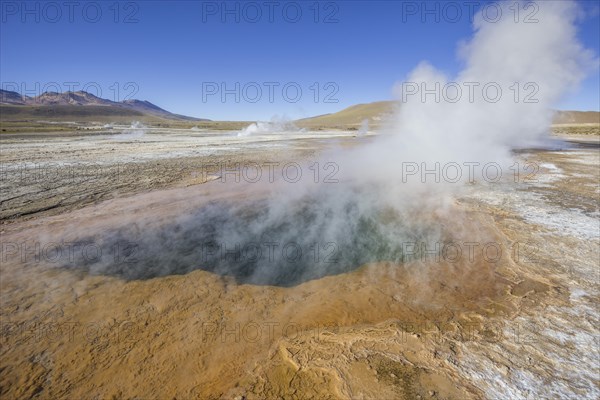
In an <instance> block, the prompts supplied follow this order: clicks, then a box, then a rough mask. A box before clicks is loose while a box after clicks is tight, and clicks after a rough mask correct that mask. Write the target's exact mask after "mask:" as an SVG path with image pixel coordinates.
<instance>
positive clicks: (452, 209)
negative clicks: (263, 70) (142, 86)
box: [0, 1, 600, 400]
mask: <svg viewBox="0 0 600 400" xmlns="http://www.w3.org/2000/svg"><path fill="white" fill-rule="evenodd" d="M13 3H14V4H13ZM13 3H11V4H12V5H11V7H8V6H6V7H5V6H3V7H4V8H3V26H2V29H3V36H6V35H9V34H13V35H14V34H16V33H18V32H20V29H25V26H26V25H27V24H25V23H23V22H22V20H21V19H20V17H19V15H21V14H19V13H23V11H22V9H21V8H20V7H21V3H18V2H13ZM150 3H153V4H154V3H156V4H154V5H152V6H147V7H148V8H146V13H145V14H143V15H142V14H141V13H140V14H139V18H140V21H142V22H140V25H143V19H142V17H143V16H146V17H147V18H149V19H150V20H151V19H152V16H153V15H154V14H153V12H158V11H160V13H164V14H165V15H169V13H174V12H175V11H174V10H173V9H171V8H169V7H167V6H166V5H165V3H161V2H148V3H147V4H150ZM184 3H185V4H186V7H194V5H197V6H198V7H200V4H201V8H202V11H203V12H204V13H205V14H203V15H202V16H201V17H200V16H198V17H197V18H199V19H201V20H202V21H203V22H204V23H210V18H217V21H216V22H215V21H213V22H214V23H215V25H214V26H216V27H215V28H213V29H214V32H215V36H216V37H219V35H221V36H222V37H223V39H222V40H223V41H226V40H227V39H226V38H225V37H226V36H227V35H228V33H224V32H225V31H226V30H227V29H233V30H234V31H235V30H237V29H242V28H243V27H244V18H243V17H244V15H245V16H246V17H247V15H246V14H243V13H242V14H241V17H242V18H241V21H240V22H237V23H235V24H227V20H225V21H223V19H224V18H226V17H227V15H229V14H227V13H223V14H221V12H220V11H221V10H220V7H224V6H223V5H221V3H216V2H204V3H201V2H198V3H194V2H184ZM349 3H350V2H348V3H347V4H349ZM352 3H354V2H352ZM389 3H390V4H393V2H389ZM31 4H34V3H31ZM35 4H37V3H35ZM90 4H95V3H90ZM119 4H121V3H119ZM123 4H129V5H132V4H133V5H136V7H138V8H139V9H140V10H142V11H143V10H144V3H140V4H137V3H133V2H132V3H123ZM123 4H121V5H120V7H123ZM161 4H162V5H161ZM223 4H226V3H223ZM227 4H228V7H231V8H228V9H227V10H229V12H235V10H242V11H243V10H244V9H245V8H244V7H243V6H242V4H243V3H236V2H229V3H227ZM256 4H258V3H256ZM286 4H296V5H298V4H300V3H286ZM315 4H316V5H317V6H318V7H321V11H322V12H324V13H325V15H330V16H332V15H333V14H332V10H333V11H335V10H338V11H339V12H340V14H339V15H338V17H339V18H340V21H342V22H340V26H341V25H343V17H344V16H346V17H347V18H351V15H352V10H353V9H352V7H356V6H357V4H358V2H357V3H356V4H354V6H352V7H351V6H349V5H348V6H347V7H350V8H346V9H345V8H344V7H345V3H334V2H330V3H315ZM429 4H438V5H440V4H442V3H435V2H430V3H429ZM453 4H455V5H457V6H458V7H461V6H464V5H463V4H462V3H453ZM491 4H493V5H494V7H495V9H496V10H500V13H502V12H504V15H505V17H504V18H498V19H497V20H494V21H493V22H490V21H489V15H488V14H486V13H483V14H479V13H475V15H474V16H473V18H472V21H466V22H465V25H464V27H463V28H464V32H463V31H461V33H460V37H461V38H462V39H461V40H459V41H457V43H455V44H454V45H455V46H457V48H458V50H456V49H455V50H456V51H457V52H458V53H459V55H460V60H461V61H460V62H459V63H457V64H456V65H457V66H455V67H452V68H451V67H448V65H443V66H440V67H436V63H435V62H434V61H431V62H428V61H423V60H422V58H423V57H421V56H419V57H418V60H417V61H416V62H414V63H412V66H411V67H410V68H408V69H406V70H404V69H401V70H400V72H401V73H402V76H403V80H402V81H401V82H397V83H395V84H394V79H396V78H395V75H394V76H393V77H390V79H392V85H390V86H393V90H392V91H393V95H394V100H389V101H381V102H371V103H369V102H368V101H369V100H368V99H366V100H365V103H366V104H357V103H358V102H350V103H348V104H347V107H346V108H344V106H342V105H341V104H340V105H339V107H338V106H337V105H335V107H334V108H333V109H331V110H330V109H326V110H325V111H327V112H315V113H313V114H311V115H299V116H295V117H287V116H286V117H279V116H277V117H273V118H262V117H257V118H247V117H246V116H245V114H244V116H240V117H239V118H236V113H240V115H242V114H243V113H245V112H246V111H245V110H246V109H245V108H244V107H243V106H244V104H243V103H244V101H243V100H244V96H242V101H241V102H234V101H232V102H231V103H230V102H227V101H220V102H218V103H219V104H218V105H217V106H218V107H217V108H215V109H214V112H215V113H216V112H221V111H219V110H230V111H228V112H231V113H232V114H231V115H232V117H230V118H228V119H227V120H225V119H219V120H217V119H215V120H209V119H206V118H200V117H187V116H184V115H183V114H173V113H171V112H169V111H166V110H164V109H162V108H159V107H157V106H155V105H154V104H152V103H150V102H148V101H140V100H131V99H128V100H125V101H112V100H108V99H106V98H105V97H102V96H96V95H94V94H91V93H89V92H88V91H85V90H78V91H70V90H65V91H44V92H43V93H37V94H32V93H24V91H23V90H12V89H13V88H14V85H12V84H13V83H14V82H12V81H16V80H19V79H21V75H19V74H18V73H17V71H14V72H12V73H13V74H14V77H11V76H8V74H9V72H6V71H12V70H13V67H14V65H20V64H19V63H18V62H15V63H14V65H13V62H12V61H11V62H8V61H3V64H2V65H3V70H4V71H3V72H2V83H3V87H2V92H1V94H2V96H1V98H0V107H1V118H0V122H1V127H2V131H1V132H0V150H1V151H0V168H1V169H0V182H1V185H0V234H1V240H0V261H1V263H0V323H1V326H0V328H1V329H0V398H2V399H238V400H242V399H244V400H249V399H457V400H462V399H494V400H496V399H597V398H599V397H600V352H599V350H598V349H599V348H600V342H599V338H600V332H599V326H600V325H599V310H598V306H599V304H600V291H599V287H598V284H599V282H600V281H599V279H600V203H599V202H600V112H598V111H600V110H597V109H594V108H593V107H596V108H600V104H599V101H600V86H598V85H599V83H598V78H597V77H594V76H595V75H597V74H598V65H599V61H598V53H599V52H600V51H599V50H600V49H599V48H598V46H597V43H598V42H597V40H596V39H594V40H596V41H595V42H594V40H592V41H591V42H590V40H588V39H589V38H588V37H587V36H585V34H584V33H585V32H588V30H589V27H590V26H591V31H592V32H596V33H597V32H598V29H600V28H599V19H598V14H597V13H596V14H595V15H594V14H593V12H592V11H593V10H591V11H590V10H588V9H587V8H585V7H587V6H585V5H582V4H580V3H577V2H569V1H554V2H537V3H536V2H500V3H491ZM328 5H329V6H328ZM407 5H408V6H407ZM334 6H335V7H334ZM396 6H397V7H401V8H399V9H398V10H401V11H402V12H404V14H403V16H402V17H401V18H400V17H399V18H400V19H399V20H398V21H403V22H406V21H404V17H406V18H408V19H410V18H416V23H418V24H420V25H425V27H427V29H429V31H430V32H433V31H432V30H431V29H434V28H433V27H432V26H431V25H427V22H426V21H423V20H422V18H421V14H420V12H421V10H419V7H421V6H422V5H421V3H418V2H417V3H412V2H398V4H397V5H396ZM409 6H410V7H409ZM31 7H33V6H31ZM38 7H41V8H40V10H42V11H43V10H44V9H45V8H44V7H43V6H40V5H38ZM131 7H133V6H131ZM236 7H237V8H236ZM298 7H304V12H305V15H306V13H308V12H309V10H312V8H310V9H309V7H308V5H306V4H304V3H302V4H301V5H298ZM332 7H333V8H332ZM360 7H363V8H361V9H360V10H362V11H364V12H365V16H364V17H365V18H368V15H367V14H368V12H366V11H365V10H373V9H372V8H368V7H369V6H368V4H366V3H364V4H362V5H361V6H360ZM360 7H359V8H360ZM440 7H441V6H440ZM515 7H517V8H518V9H520V10H521V12H522V13H523V15H528V14H529V17H533V14H532V13H531V11H532V10H533V11H535V17H536V22H535V23H526V22H528V21H527V19H525V20H522V18H521V19H518V18H516V14H514V15H513V14H512V11H514V9H515ZM199 9H200V8H199ZM484 9H485V6H484ZM28 10H29V11H28V12H30V13H31V12H33V11H31V9H28ZM106 10H108V8H106ZM106 10H105V11H106ZM111 10H112V8H111ZM157 10H158V11H157ZM231 10H234V11H231ZM344 10H346V11H345V12H346V13H345V14H344ZM440 10H441V8H440ZM597 10H598V9H597V7H596V11H597ZM121 11H128V12H130V11H131V9H129V8H127V6H125V7H124V8H123V9H122V10H121ZM586 11H588V12H589V14H590V15H592V16H591V17H590V16H587V17H585V16H584V14H586ZM40 12H41V11H40ZM369 12H371V11H369ZM328 13H329V14H328ZM383 14H385V13H383ZM14 15H17V17H14ZM24 15H25V17H24V18H25V20H26V19H27V15H29V14H27V13H25V14H24ZM53 15H54V14H53ZM76 15H77V14H76ZM275 15H276V16H277V14H275ZM308 15H309V16H310V18H311V19H312V14H308ZM415 15H416V17H415ZM424 15H425V16H427V14H426V13H425V14H424ZM513 16H515V17H514V18H513ZM41 17H42V23H41V24H39V25H36V27H35V29H41V30H43V29H46V30H48V32H51V31H52V29H55V27H49V26H48V24H46V25H44V21H43V17H44V14H43V13H42V14H41ZM46 17H48V15H46ZM112 17H113V15H112V14H109V21H108V22H107V23H108V24H113V21H112ZM205 17H206V18H205ZM321 17H322V16H321ZM442 17H443V15H442ZM11 18H13V20H11ZM115 18H116V16H115ZM315 18H316V14H315ZM326 18H327V17H326ZM423 18H425V17H423ZM586 18H588V22H587V24H588V25H585V22H582V21H584V20H585V19H586ZM589 18H591V25H590V22H589ZM205 19H207V20H208V22H207V21H205ZM442 19H443V18H442ZM11 21H13V22H12V24H13V25H10V24H11ZM84 22H85V21H84ZM84 22H81V24H80V25H77V23H75V26H77V28H76V29H81V31H80V32H88V31H87V29H97V28H98V27H99V28H98V29H109V28H107V27H105V26H104V25H102V22H100V25H98V26H96V28H88V25H90V24H88V23H87V22H86V23H85V24H84ZM88 22H89V21H88ZM246 22H247V21H246ZM288 22H289V21H287V22H286V21H283V22H281V23H282V24H283V23H285V24H287V25H285V27H284V28H282V27H279V28H277V29H281V31H280V33H281V32H287V31H286V29H299V31H301V32H303V34H306V32H308V31H307V30H309V29H312V28H311V27H312V26H313V25H311V24H313V21H312V20H311V21H309V23H310V24H309V25H307V26H305V25H302V23H300V24H299V25H294V26H293V27H292V28H289V27H288V25H289V23H288ZM529 22H531V21H529ZM19 24H20V25H19ZM373 24H375V22H373ZM382 24H383V22H382ZM398 24H400V22H398ZM14 25H17V28H18V29H17V28H15V27H14ZM59 25H60V26H62V25H61V24H60V23H59V24H58V25H57V26H59ZM66 25H68V21H66V22H65V26H66ZM83 25H85V26H83ZM232 25H233V26H232ZM275 25H277V23H275ZM583 25H585V26H584V27H582V26H583ZM81 26H83V27H81ZM109 26H113V25H109ZM255 26H259V25H253V27H255ZM260 26H263V25H260ZM266 26H268V27H269V29H275V28H273V27H272V26H271V25H268V24H267V25H266ZM277 26H279V25H277ZM282 26H283V25H282ZM332 26H333V25H332ZM453 26H454V25H453ZM585 27H587V28H585ZM172 28H173V29H175V30H176V29H184V28H181V27H176V26H175V25H174V26H173V27H172ZM422 28H423V27H422ZM455 28H457V27H455ZM584 28H585V29H584ZM118 29H120V28H118ZM127 29H130V28H129V27H128V28H127ZM136 29H141V28H139V27H136ZM185 29H188V28H185ZM185 29H184V30H185ZM189 29H191V28H189ZM253 29H254V28H253ZM256 29H259V28H256ZM260 29H262V28H260ZM314 29H317V28H314ZM328 29H329V28H328ZM338 29H342V28H341V27H338ZM406 29H409V31H410V29H417V30H418V29H420V28H417V27H415V26H412V25H410V21H409V22H408V26H407V27H406ZM435 29H438V28H435ZM128 32H129V31H128ZM236 32H237V31H236ZM269 32H270V31H269ZM294 32H295V31H294ZM448 32H450V31H448ZM582 32H584V33H582ZM49 34H51V33H49ZM289 34H290V35H291V36H290V37H294V36H293V35H295V33H289ZM131 35H134V36H135V33H131ZM239 35H241V34H240V33H239V32H237V33H236V35H234V37H235V38H239V37H241V36H243V35H241V36H239ZM332 35H333V34H332ZM440 35H441V36H443V34H442V33H440V32H437V33H435V34H432V36H431V37H428V38H424V39H423V43H425V44H426V43H433V42H435V37H441V36H440ZM449 35H450V34H449ZM136 37H137V36H136ZM332 37H333V36H332ZM229 39H231V38H229ZM21 40H23V41H24V42H25V41H26V40H27V39H26V38H22V39H21ZM74 40H75V39H74ZM98 40H108V39H98ZM236 40H237V39H236ZM240 40H241V39H240ZM274 40H275V39H274ZM144 43H145V42H144ZM111 45H114V46H117V47H118V46H119V44H118V43H117V44H115V43H113V44H111ZM10 46H11V45H9V44H8V42H7V41H5V40H4V39H3V40H2V52H3V56H2V59H3V60H7V59H10V57H11V56H13V54H16V53H14V51H16V50H14V51H13V48H12V47H10ZM315 46H316V45H315ZM318 47H319V46H316V48H318ZM324 48H326V49H330V48H329V47H328V46H325V47H324ZM165 51H167V50H165ZM182 51H183V50H182ZM207 51H210V49H208V50H207ZM315 51H316V50H315ZM340 51H341V50H340ZM399 51H401V49H399ZM428 51H429V50H428ZM453 51H454V50H453ZM140 52H142V53H141V54H142V56H143V54H144V53H143V49H140ZM182 54H183V53H182ZM219 54H220V55H221V56H223V57H225V55H223V54H222V53H219ZM424 54H427V51H426V52H425V53H424ZM323 56H324V55H323ZM428 56H429V57H431V59H432V60H436V59H438V58H437V57H436V56H435V55H434V54H429V55H428ZM88 57H93V56H92V55H89V56H88ZM84 59H85V57H84ZM5 62H6V64H4V63H5ZM52 62H53V59H52V58H51V59H49V64H48V65H49V66H50V67H48V68H51V65H53V64H52ZM80 62H82V63H84V64H85V62H84V61H80ZM113 62H114V61H113ZM190 62H193V60H191V61H190ZM453 62H454V61H453ZM123 64H124V65H125V66H123V65H121V66H120V67H119V68H124V69H123V71H126V66H127V62H125V61H123ZM250 64H251V63H248V65H250ZM442 64H443V63H442ZM60 65H63V64H60ZM110 65H112V64H110ZM115 68H116V67H115ZM148 68H152V67H151V66H148ZM173 68H175V69H173V73H174V74H177V72H181V74H184V72H185V70H186V67H184V66H178V67H173ZM178 68H179V69H178ZM238 68H241V67H238ZM248 68H250V67H248ZM323 68H327V65H324V66H323ZM348 68H349V69H350V70H351V69H352V67H348ZM382 68H383V67H382ZM225 69H226V68H225ZM91 70H92V69H90V71H91ZM384 70H385V71H387V69H385V68H384V69H382V71H384ZM236 71H238V72H236V73H238V74H240V76H242V75H243V74H242V72H241V71H242V69H239V70H236ZM375 71H377V68H375ZM95 72H97V73H100V72H99V71H95ZM73 73H74V72H73ZM139 73H140V74H142V72H139ZM223 73H225V72H223ZM246 73H247V72H244V74H246ZM348 73H350V72H348ZM40 74H41V72H40ZM340 74H341V72H340ZM374 74H377V72H374ZM590 76H591V78H590ZM363 78H364V79H365V80H366V81H369V79H370V78H369V77H364V76H363ZM140 79H142V78H140ZM172 79H176V78H175V77H173V78H172ZM240 79H241V78H240ZM373 79H374V78H373ZM151 80H155V78H154V77H152V79H151ZM7 82H8V83H7ZM515 84H516V85H517V86H514V85H515ZM17 86H18V85H17ZM30 86H31V85H30ZM174 86H177V85H175V84H174ZM205 86H206V87H207V88H209V89H210V90H211V91H213V92H214V90H217V89H218V88H219V86H218V85H216V86H211V85H205ZM341 86H342V85H340V87H341ZM480 86H482V87H483V86H485V87H492V86H493V90H492V89H491V90H490V91H487V89H486V90H485V91H483V92H482V91H481V90H480V89H479V87H480ZM432 88H433V89H432ZM437 88H439V90H440V91H439V92H437V93H436V90H437ZM469 88H470V89H469ZM515 88H516V89H518V90H520V92H518V91H517V90H515ZM577 88H579V89H577ZM590 88H591V89H590ZM425 89H427V90H425ZM172 90H175V89H174V88H172ZM469 90H470V91H469ZM494 90H499V91H502V90H503V93H504V95H501V96H500V95H496V94H493V93H492V92H493V91H494ZM461 93H462V94H461ZM497 93H499V92H497ZM517 95H518V96H519V97H518V98H517V97H515V96H517ZM311 96H312V94H311ZM568 96H571V97H568ZM173 97H177V96H173ZM165 98H168V96H166V97H165ZM232 98H233V97H232ZM565 98H567V99H571V100H569V101H571V102H578V101H581V103H567V104H584V105H590V107H589V108H583V107H584V106H582V108H580V109H579V111H564V109H565V107H563V106H562V104H564V103H561V102H563V101H565V100H564V99H565ZM224 99H227V97H224ZM525 99H527V100H530V101H525ZM573 99H575V100H573ZM584 99H591V102H588V103H586V102H584ZM165 101H167V100H165ZM311 101H312V97H311ZM586 101H587V100H586ZM186 102H187V100H186V101H184V102H183V103H186ZM249 103H251V104H250V105H249V106H248V107H254V105H253V104H254V103H252V102H249ZM284 103H285V102H284ZM342 103H344V102H342ZM173 104H178V103H173ZM290 104H291V103H289V102H288V103H286V104H283V106H284V107H288V106H290ZM294 104H295V103H294ZM294 104H292V105H291V106H290V108H289V109H290V110H296V109H297V108H301V106H300V105H298V106H296V105H294ZM207 106H208V105H207ZM280 106H281V105H280V104H278V103H277V102H274V103H269V102H267V103H266V104H263V105H261V109H264V110H266V111H265V112H267V113H269V112H271V111H269V110H270V108H277V107H280ZM304 106H306V105H302V107H304ZM313 106H314V104H313ZM307 107H308V106H307ZM175 109H177V107H175ZM589 109H593V110H594V111H589ZM249 110H251V111H252V110H254V109H252V108H249ZM286 110H287V109H286ZM329 111H331V112H329ZM252 112H254V111H252ZM272 114H273V115H274V114H276V113H272ZM278 115H279V114H278ZM313 115H317V116H313Z"/></svg>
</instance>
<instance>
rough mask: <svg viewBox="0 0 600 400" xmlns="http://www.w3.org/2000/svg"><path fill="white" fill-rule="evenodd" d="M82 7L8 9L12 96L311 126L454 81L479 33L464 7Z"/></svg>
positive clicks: (0, 67)
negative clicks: (436, 77)
mask: <svg viewBox="0 0 600 400" xmlns="http://www.w3.org/2000/svg"><path fill="white" fill-rule="evenodd" d="M78 3H79V4H78V5H74V6H72V8H71V9H70V8H69V6H67V5H65V4H64V2H63V1H58V2H37V1H34V2H20V1H19V2H16V1H3V2H2V24H1V31H0V33H1V35H0V44H1V54H0V60H1V61H0V71H1V81H2V86H3V88H4V89H9V90H14V89H15V85H16V86H17V87H18V88H19V90H18V91H21V92H24V93H25V94H30V95H31V94H36V92H38V93H37V94H39V92H41V91H43V89H47V90H53V91H56V88H58V89H60V91H66V90H69V88H74V89H75V90H80V89H82V88H84V86H85V88H86V89H88V91H90V92H92V93H98V94H101V95H102V97H104V98H109V99H112V100H122V99H125V98H128V97H130V96H131V97H133V98H138V99H144V100H149V101H151V102H153V103H155V104H157V105H159V106H160V107H163V108H165V109H167V110H169V111H172V112H176V113H180V114H185V115H191V116H196V117H205V118H210V119H236V120H259V119H260V120H267V119H270V118H271V117H273V116H279V117H289V118H301V117H308V116H313V115H318V114H324V113H328V112H335V111H338V110H340V109H342V108H345V107H347V106H350V105H353V104H357V103H367V102H371V101H377V100H388V99H393V91H392V89H393V86H394V83H396V82H399V81H401V80H402V79H403V78H405V77H406V75H407V74H408V73H409V72H410V71H411V70H412V69H413V68H414V67H415V66H416V65H417V64H418V63H419V62H420V61H422V60H427V61H429V62H430V63H431V64H433V65H435V66H436V67H437V68H439V69H441V70H443V71H445V72H447V73H448V74H449V75H450V76H452V75H453V74H455V73H456V72H457V71H459V70H460V68H461V63H460V61H459V59H458V57H457V55H456V49H457V43H458V42H459V41H461V40H465V39H468V38H469V37H470V35H471V33H472V28H471V21H470V19H469V18H468V10H469V9H468V6H467V5H466V3H468V2H457V3H455V4H458V5H459V6H460V8H461V13H462V16H461V17H459V18H455V16H454V14H450V11H453V10H450V9H447V10H445V11H444V10H443V9H442V8H441V7H442V6H443V4H444V2H439V3H437V4H438V6H437V7H440V8H438V10H439V11H436V8H435V7H436V5H435V4H436V3H434V2H428V3H426V4H428V7H431V9H432V10H433V12H432V13H430V14H427V15H425V17H424V18H425V21H422V16H421V14H420V12H421V11H422V10H420V9H417V11H416V12H417V14H415V15H413V14H411V13H410V12H411V11H412V9H410V8H408V7H412V6H416V7H423V4H425V3H423V2H400V1H397V2H394V1H370V2H366V1H337V2H329V1H322V2H315V1H296V2H285V1H279V2H268V1H267V2H265V1H257V2H227V3H226V5H225V7H227V9H226V10H225V11H227V10H229V11H230V12H229V13H227V12H226V13H225V15H223V14H222V12H223V11H224V10H223V4H224V3H223V2H220V1H219V2H210V1H209V2H194V1H174V2H165V1H137V2H127V1H124V2H115V1H110V0H109V1H103V2H83V1H81V2H78ZM275 3H277V4H275ZM409 3H410V5H407V4H409ZM483 3H484V2H482V4H483ZM581 3H582V7H583V8H584V10H585V18H583V19H582V21H580V24H579V37H580V40H581V41H582V43H583V44H584V45H585V46H586V47H588V48H591V49H593V50H594V51H595V52H596V53H598V52H599V48H600V17H599V15H600V12H599V6H598V2H596V1H590V2H581ZM57 5H58V6H57ZM270 7H273V8H272V11H273V12H272V15H270V13H269V10H270ZM258 9H260V12H261V14H260V15H258V14H257V12H256V11H257V10H258ZM298 11H300V12H301V15H299V14H297V12H298ZM436 17H437V18H439V20H438V21H436ZM36 19H37V20H36ZM236 19H237V21H236ZM596 72H597V71H596ZM53 83H56V84H57V85H56V84H53ZM223 86H224V87H223ZM257 87H258V88H260V90H261V92H260V93H259V92H258V91H257ZM284 88H285V90H284ZM298 88H299V89H300V90H301V93H299V92H298V91H297V90H298ZM222 89H225V90H229V92H227V93H228V94H226V95H225V98H224V99H223V98H222ZM270 90H271V91H272V92H271V93H269V92H270ZM599 90H600V81H599V78H598V74H597V73H595V74H592V76H591V77H589V78H588V79H587V80H586V81H585V82H584V83H583V84H582V85H581V87H580V88H579V90H577V91H576V92H575V93H572V94H571V95H569V97H567V98H565V99H564V101H563V102H562V103H561V104H559V105H558V108H561V109H578V110H600V94H599ZM270 94H272V99H271V98H270V96H269V95H270ZM236 96H237V97H238V98H237V99H236ZM271 100H272V101H271Z"/></svg>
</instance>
